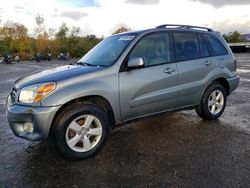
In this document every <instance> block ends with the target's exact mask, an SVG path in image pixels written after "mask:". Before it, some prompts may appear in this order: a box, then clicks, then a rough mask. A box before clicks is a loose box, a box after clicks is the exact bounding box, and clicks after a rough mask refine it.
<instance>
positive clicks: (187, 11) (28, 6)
mask: <svg viewBox="0 0 250 188" xmlns="http://www.w3.org/2000/svg"><path fill="white" fill-rule="evenodd" d="M37 14H40V15H42V16H43V17H44V19H45V25H46V26H47V27H54V28H58V27H59V26H60V25H61V24H62V22H65V23H66V24H67V25H68V26H70V27H71V26H73V25H74V26H77V27H80V28H81V30H82V34H95V35H98V36H101V35H104V36H109V35H110V34H111V33H112V31H113V30H114V29H115V28H117V27H118V26H120V25H126V26H129V27H130V28H132V29H133V30H140V29H146V28H152V27H155V26H157V25H161V24H165V23H172V24H192V25H201V26H207V27H212V28H213V29H215V30H219V31H221V32H222V33H227V32H230V31H234V30H238V31H240V32H242V33H250V0H0V19H1V25H3V23H5V22H6V21H7V20H12V21H14V22H20V23H22V24H24V25H26V26H27V27H28V28H29V30H30V32H32V30H33V28H34V26H35V16H36V15H37Z"/></svg>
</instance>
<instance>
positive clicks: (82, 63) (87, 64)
mask: <svg viewBox="0 0 250 188" xmlns="http://www.w3.org/2000/svg"><path fill="white" fill-rule="evenodd" d="M76 64H77V65H79V64H80V65H83V66H92V67H107V66H105V65H93V64H90V63H86V62H81V61H80V62H77V63H76Z"/></svg>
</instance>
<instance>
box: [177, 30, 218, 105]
mask: <svg viewBox="0 0 250 188" xmlns="http://www.w3.org/2000/svg"><path fill="white" fill-rule="evenodd" d="M173 39H174V48H175V60H176V64H177V69H178V106H179V107H185V106H190V105H194V104H197V103H199V100H200V95H201V93H202V91H203V86H204V84H205V83H206V77H207V76H208V74H209V73H210V72H211V71H212V69H214V67H215V65H214V62H213V60H212V59H211V57H210V51H209V47H208V44H207V43H206V42H205V40H204V39H203V37H202V36H200V35H199V34H198V33H196V32H173Z"/></svg>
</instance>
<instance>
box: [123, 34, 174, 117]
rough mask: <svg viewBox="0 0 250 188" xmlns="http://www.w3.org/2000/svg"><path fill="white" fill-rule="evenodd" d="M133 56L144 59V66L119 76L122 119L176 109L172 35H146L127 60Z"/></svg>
mask: <svg viewBox="0 0 250 188" xmlns="http://www.w3.org/2000/svg"><path fill="white" fill-rule="evenodd" d="M133 57H142V58H143V60H144V63H145V66H144V67H142V68H137V69H133V70H127V71H123V72H120V73H119V84H120V106H121V115H122V119H123V120H127V119H132V118H135V117H139V116H144V115H148V114H154V113H158V112H161V111H165V110H169V109H174V108H176V107H177V68H176V64H175V63H174V62H173V61H172V59H173V58H172V55H171V48H170V34H169V33H167V32H160V33H153V34H150V35H147V36H145V37H144V38H142V39H141V40H140V41H139V42H138V43H137V44H136V45H135V47H134V48H133V49H132V51H131V52H130V54H129V56H128V58H127V59H129V58H133Z"/></svg>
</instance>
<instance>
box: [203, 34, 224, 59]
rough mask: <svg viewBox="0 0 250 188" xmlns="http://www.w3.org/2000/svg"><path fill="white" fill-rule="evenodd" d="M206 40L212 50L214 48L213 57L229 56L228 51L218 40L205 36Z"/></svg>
mask: <svg viewBox="0 0 250 188" xmlns="http://www.w3.org/2000/svg"><path fill="white" fill-rule="evenodd" d="M204 36H205V38H206V39H207V40H208V42H209V44H210V46H211V48H212V55H213V56H217V55H225V54H227V50H226V49H225V47H224V46H223V44H222V43H221V42H220V41H219V40H218V39H216V38H215V37H214V36H211V35H208V34H204Z"/></svg>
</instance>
